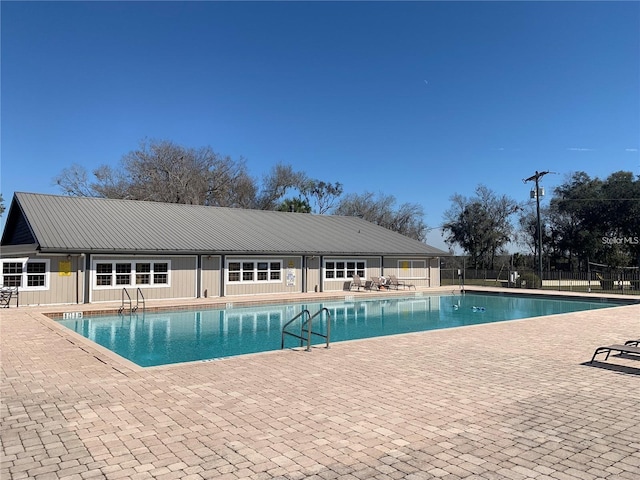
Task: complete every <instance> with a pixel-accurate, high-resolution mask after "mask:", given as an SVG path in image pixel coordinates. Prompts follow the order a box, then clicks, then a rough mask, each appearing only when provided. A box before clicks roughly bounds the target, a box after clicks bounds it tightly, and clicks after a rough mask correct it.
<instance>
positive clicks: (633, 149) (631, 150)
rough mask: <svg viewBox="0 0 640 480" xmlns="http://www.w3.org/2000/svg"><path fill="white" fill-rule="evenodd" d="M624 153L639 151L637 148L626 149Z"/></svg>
mask: <svg viewBox="0 0 640 480" xmlns="http://www.w3.org/2000/svg"><path fill="white" fill-rule="evenodd" d="M624 151H625V152H637V151H638V149H637V148H625V149H624Z"/></svg>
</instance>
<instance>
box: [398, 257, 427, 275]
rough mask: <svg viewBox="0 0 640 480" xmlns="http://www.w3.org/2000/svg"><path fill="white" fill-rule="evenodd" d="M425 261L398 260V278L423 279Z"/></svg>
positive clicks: (425, 266)
mask: <svg viewBox="0 0 640 480" xmlns="http://www.w3.org/2000/svg"><path fill="white" fill-rule="evenodd" d="M426 268H427V261H426V260H398V278H424V276H425V270H426Z"/></svg>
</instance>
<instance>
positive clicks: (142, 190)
mask: <svg viewBox="0 0 640 480" xmlns="http://www.w3.org/2000/svg"><path fill="white" fill-rule="evenodd" d="M92 173H93V178H92V180H90V178H89V175H88V174H87V171H86V169H85V168H84V167H82V166H79V165H72V166H71V167H69V168H66V169H64V170H63V171H62V172H61V174H60V175H58V176H57V177H56V178H55V182H56V183H57V185H58V186H59V187H60V188H61V189H62V190H63V192H64V193H65V194H67V195H79V196H94V197H106V198H126V199H132V200H149V201H155V202H169V203H188V204H198V205H215V206H231V207H244V208H252V207H255V205H256V191H257V187H256V186H255V181H254V180H253V179H252V178H251V177H250V176H249V174H248V173H247V169H246V165H245V161H244V159H242V158H241V159H240V160H238V161H236V160H233V159H232V158H230V157H223V156H220V155H219V154H217V153H215V152H214V151H213V150H212V149H211V148H210V147H203V148H199V149H194V148H185V147H182V146H180V145H176V144H174V143H173V142H169V141H155V140H154V141H146V140H145V141H143V142H142V143H141V144H140V147H139V148H138V149H136V150H133V151H131V152H129V153H127V154H126V155H124V156H123V157H122V159H121V161H120V165H119V168H117V169H116V168H113V167H111V166H108V165H102V166H100V167H98V168H97V169H95V170H94V171H93V172H92Z"/></svg>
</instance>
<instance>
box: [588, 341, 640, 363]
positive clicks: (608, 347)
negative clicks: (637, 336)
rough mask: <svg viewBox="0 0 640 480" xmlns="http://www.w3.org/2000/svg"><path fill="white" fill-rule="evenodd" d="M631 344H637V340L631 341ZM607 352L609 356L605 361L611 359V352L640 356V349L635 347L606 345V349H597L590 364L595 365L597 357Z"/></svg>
mask: <svg viewBox="0 0 640 480" xmlns="http://www.w3.org/2000/svg"><path fill="white" fill-rule="evenodd" d="M629 341H630V342H636V340H629ZM604 352H607V356H606V357H605V361H606V360H607V359H608V358H609V355H611V352H618V353H627V354H629V353H630V354H632V355H640V347H639V346H637V343H636V346H633V345H627V344H625V345H606V346H604V347H598V348H596V351H595V352H594V353H593V357H591V361H590V362H589V363H593V361H594V360H595V359H596V355H598V354H599V353H604Z"/></svg>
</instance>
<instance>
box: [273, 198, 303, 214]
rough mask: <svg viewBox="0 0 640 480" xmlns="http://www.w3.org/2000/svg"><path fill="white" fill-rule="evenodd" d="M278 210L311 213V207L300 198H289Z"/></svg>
mask: <svg viewBox="0 0 640 480" xmlns="http://www.w3.org/2000/svg"><path fill="white" fill-rule="evenodd" d="M277 210H279V211H281V212H297V213H311V205H309V202H307V201H306V200H305V199H303V198H300V197H297V198H288V199H286V200H284V201H283V202H282V203H281V204H280V206H279V207H278V208H277Z"/></svg>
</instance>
